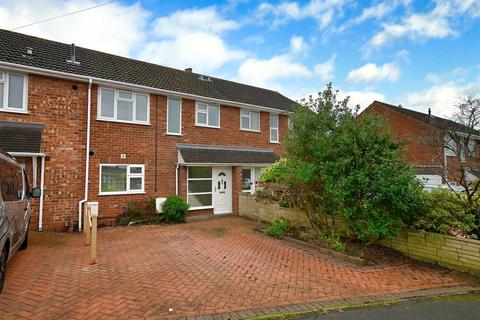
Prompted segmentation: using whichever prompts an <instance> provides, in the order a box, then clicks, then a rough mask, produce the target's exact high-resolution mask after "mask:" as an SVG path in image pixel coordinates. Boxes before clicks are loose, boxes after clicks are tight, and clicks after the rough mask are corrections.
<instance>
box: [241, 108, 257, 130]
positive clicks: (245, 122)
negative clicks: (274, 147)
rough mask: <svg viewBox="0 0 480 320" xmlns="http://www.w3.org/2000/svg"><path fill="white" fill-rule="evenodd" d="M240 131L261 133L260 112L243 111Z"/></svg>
mask: <svg viewBox="0 0 480 320" xmlns="http://www.w3.org/2000/svg"><path fill="white" fill-rule="evenodd" d="M240 129H242V130H248V131H257V132H259V131H260V112H257V111H250V110H241V111H240Z"/></svg>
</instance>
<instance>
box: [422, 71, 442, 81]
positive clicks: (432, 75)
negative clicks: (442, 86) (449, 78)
mask: <svg viewBox="0 0 480 320" xmlns="http://www.w3.org/2000/svg"><path fill="white" fill-rule="evenodd" d="M441 79H442V77H440V76H439V75H438V74H436V73H431V72H430V73H427V75H426V76H425V81H427V82H430V83H439V82H440V81H441Z"/></svg>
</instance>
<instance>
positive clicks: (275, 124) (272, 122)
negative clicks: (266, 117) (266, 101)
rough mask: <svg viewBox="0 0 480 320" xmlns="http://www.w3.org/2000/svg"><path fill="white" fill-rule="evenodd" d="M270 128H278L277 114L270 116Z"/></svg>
mask: <svg viewBox="0 0 480 320" xmlns="http://www.w3.org/2000/svg"><path fill="white" fill-rule="evenodd" d="M270 127H272V128H278V116H277V115H276V114H271V115H270Z"/></svg>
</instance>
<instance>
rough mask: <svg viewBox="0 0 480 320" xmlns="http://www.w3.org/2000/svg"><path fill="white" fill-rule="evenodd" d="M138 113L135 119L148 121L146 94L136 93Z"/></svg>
mask: <svg viewBox="0 0 480 320" xmlns="http://www.w3.org/2000/svg"><path fill="white" fill-rule="evenodd" d="M135 111H136V113H135V120H138V121H147V120H148V96H146V95H144V94H137V95H136V110H135Z"/></svg>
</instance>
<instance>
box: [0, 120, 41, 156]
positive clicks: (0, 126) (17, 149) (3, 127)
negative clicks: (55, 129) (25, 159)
mask: <svg viewBox="0 0 480 320" xmlns="http://www.w3.org/2000/svg"><path fill="white" fill-rule="evenodd" d="M42 130H43V125H42V124H32V123H23V122H10V121H0V149H3V150H5V151H7V152H8V153H21V154H39V153H40V145H41V143H42Z"/></svg>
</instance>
